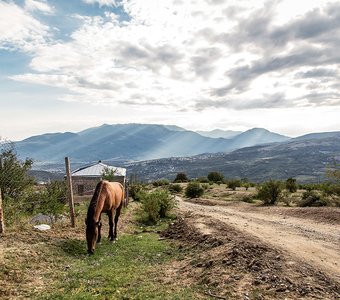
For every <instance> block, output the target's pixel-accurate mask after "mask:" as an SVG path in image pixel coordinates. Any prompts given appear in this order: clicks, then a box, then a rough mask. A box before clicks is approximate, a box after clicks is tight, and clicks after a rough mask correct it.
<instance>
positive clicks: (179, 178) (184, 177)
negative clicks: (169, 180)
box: [174, 173, 188, 182]
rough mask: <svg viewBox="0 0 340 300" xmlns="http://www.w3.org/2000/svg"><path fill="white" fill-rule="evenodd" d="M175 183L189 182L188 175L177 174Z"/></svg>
mask: <svg viewBox="0 0 340 300" xmlns="http://www.w3.org/2000/svg"><path fill="white" fill-rule="evenodd" d="M174 182H188V177H187V174H185V173H177V175H176V178H175V180H174Z"/></svg>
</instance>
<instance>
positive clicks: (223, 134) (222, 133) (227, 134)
mask: <svg viewBox="0 0 340 300" xmlns="http://www.w3.org/2000/svg"><path fill="white" fill-rule="evenodd" d="M197 133H199V134H200V135H203V136H206V137H211V138H224V139H231V138H234V137H235V136H237V135H239V134H241V133H242V131H234V130H222V129H214V130H211V131H203V130H199V131H197Z"/></svg>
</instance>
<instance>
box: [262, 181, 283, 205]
mask: <svg viewBox="0 0 340 300" xmlns="http://www.w3.org/2000/svg"><path fill="white" fill-rule="evenodd" d="M257 197H258V198H259V199H261V200H263V202H264V204H265V205H274V204H275V203H276V202H277V201H279V200H280V199H281V198H282V197H283V186H282V183H281V182H280V181H275V180H269V181H266V182H265V183H263V184H262V185H261V186H260V187H259V188H258V194H257Z"/></svg>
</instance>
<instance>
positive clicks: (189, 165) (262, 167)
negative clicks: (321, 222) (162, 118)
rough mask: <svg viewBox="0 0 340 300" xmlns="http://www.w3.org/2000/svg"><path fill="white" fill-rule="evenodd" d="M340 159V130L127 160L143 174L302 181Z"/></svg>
mask: <svg viewBox="0 0 340 300" xmlns="http://www.w3.org/2000/svg"><path fill="white" fill-rule="evenodd" d="M334 158H335V159H337V160H340V132H333V133H331V134H330V133H325V135H324V137H323V138H322V134H321V133H320V134H317V138H315V139H312V138H311V139H301V140H300V139H293V140H289V141H286V142H282V143H276V144H270V145H260V146H253V147H246V148H242V149H238V150H235V151H233V152H231V153H216V154H202V155H198V156H194V157H182V158H168V159H160V160H154V161H148V162H140V163H134V164H128V165H127V168H128V171H129V172H132V173H138V174H139V176H140V178H144V179H145V180H153V179H156V178H161V177H165V178H169V179H173V178H174V177H175V175H176V174H177V173H178V172H186V173H187V174H188V175H189V176H190V177H192V178H195V177H200V176H206V175H207V174H208V173H209V172H211V171H219V172H222V173H223V174H224V175H225V176H226V177H227V178H243V177H247V178H248V179H250V180H253V181H256V182H262V181H265V180H269V179H283V180H284V179H287V178H289V177H294V178H297V179H298V180H299V181H300V182H318V181H319V180H324V179H325V171H326V169H327V168H328V167H329V166H331V165H332V162H333V159H334Z"/></svg>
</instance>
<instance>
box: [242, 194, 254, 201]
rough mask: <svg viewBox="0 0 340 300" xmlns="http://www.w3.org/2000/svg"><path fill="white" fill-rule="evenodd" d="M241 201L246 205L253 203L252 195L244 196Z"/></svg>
mask: <svg viewBox="0 0 340 300" xmlns="http://www.w3.org/2000/svg"><path fill="white" fill-rule="evenodd" d="M241 201H243V202H247V203H254V196H252V195H244V196H243V197H242V199H241Z"/></svg>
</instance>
